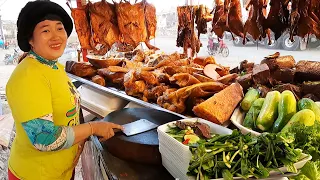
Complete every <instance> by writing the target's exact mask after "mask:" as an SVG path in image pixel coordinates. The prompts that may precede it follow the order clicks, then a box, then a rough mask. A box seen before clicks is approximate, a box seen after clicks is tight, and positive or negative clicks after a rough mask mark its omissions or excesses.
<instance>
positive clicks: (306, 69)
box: [295, 61, 320, 82]
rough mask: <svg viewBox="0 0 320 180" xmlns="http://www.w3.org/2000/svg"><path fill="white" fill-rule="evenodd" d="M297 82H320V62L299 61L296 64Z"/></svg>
mask: <svg viewBox="0 0 320 180" xmlns="http://www.w3.org/2000/svg"><path fill="white" fill-rule="evenodd" d="M295 81H297V82H303V81H320V62H316V61H299V62H298V63H297V64H296V74H295Z"/></svg>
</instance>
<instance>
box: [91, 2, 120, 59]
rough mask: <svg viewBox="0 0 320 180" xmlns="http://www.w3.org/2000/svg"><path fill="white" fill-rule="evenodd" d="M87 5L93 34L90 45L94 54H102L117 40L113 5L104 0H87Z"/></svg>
mask: <svg viewBox="0 0 320 180" xmlns="http://www.w3.org/2000/svg"><path fill="white" fill-rule="evenodd" d="M88 6H89V12H90V23H91V28H92V34H93V35H92V37H91V46H92V47H93V48H94V53H95V54H99V55H104V54H106V52H107V51H108V50H109V49H110V48H111V46H112V45H113V44H114V43H115V42H117V41H118V40H119V29H118V23H117V16H116V12H115V7H114V5H113V4H110V3H108V2H106V1H105V0H102V1H100V2H96V3H93V4H92V3H90V2H89V4H88Z"/></svg>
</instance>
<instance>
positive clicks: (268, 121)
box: [256, 91, 281, 131]
mask: <svg viewBox="0 0 320 180" xmlns="http://www.w3.org/2000/svg"><path fill="white" fill-rule="evenodd" d="M280 97H281V94H280V92H279V91H271V92H268V93H267V96H266V98H265V100H264V103H263V105H262V108H261V111H260V113H259V116H258V118H257V123H256V124H257V127H258V128H259V129H260V130H262V131H267V130H269V129H270V128H271V127H272V125H273V123H274V121H275V119H276V118H277V116H278V103H279V101H280Z"/></svg>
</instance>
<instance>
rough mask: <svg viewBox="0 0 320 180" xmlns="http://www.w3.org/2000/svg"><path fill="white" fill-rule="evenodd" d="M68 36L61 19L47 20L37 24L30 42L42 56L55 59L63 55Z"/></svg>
mask: <svg viewBox="0 0 320 180" xmlns="http://www.w3.org/2000/svg"><path fill="white" fill-rule="evenodd" d="M67 38H68V37H67V32H66V30H65V29H64V27H63V24H62V22H61V21H51V20H45V21H41V22H40V23H38V24H37V25H36V27H35V28H34V31H33V36H32V38H31V40H30V41H29V43H30V45H31V49H32V50H33V51H34V52H35V53H37V54H38V55H40V56H41V57H43V58H45V59H48V60H55V59H58V58H59V57H60V56H62V54H63V52H64V49H65V47H66V43H67Z"/></svg>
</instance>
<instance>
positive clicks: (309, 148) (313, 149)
mask: <svg viewBox="0 0 320 180" xmlns="http://www.w3.org/2000/svg"><path fill="white" fill-rule="evenodd" d="M281 137H282V138H283V139H286V140H290V139H294V143H293V147H294V148H299V149H302V151H303V152H304V153H306V154H310V155H311V156H312V160H313V161H316V160H320V122H319V121H315V123H314V125H313V126H305V125H303V124H301V123H295V124H293V125H292V126H291V127H290V129H289V130H288V132H286V133H283V134H282V135H281Z"/></svg>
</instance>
